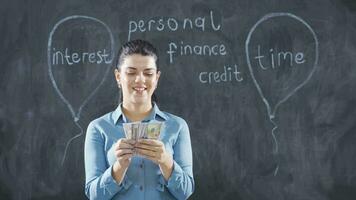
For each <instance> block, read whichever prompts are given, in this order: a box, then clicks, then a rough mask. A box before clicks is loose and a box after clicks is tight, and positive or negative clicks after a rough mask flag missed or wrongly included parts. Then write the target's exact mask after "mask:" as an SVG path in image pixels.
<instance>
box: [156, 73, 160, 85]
mask: <svg viewBox="0 0 356 200" xmlns="http://www.w3.org/2000/svg"><path fill="white" fill-rule="evenodd" d="M160 76H161V71H158V72H157V76H156V88H157V85H158V80H159V77H160Z"/></svg>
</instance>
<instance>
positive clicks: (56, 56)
mask: <svg viewBox="0 0 356 200" xmlns="http://www.w3.org/2000/svg"><path fill="white" fill-rule="evenodd" d="M53 52H54V53H53V55H52V64H53V65H58V64H62V65H64V64H67V65H73V64H78V63H96V64H101V63H105V64H109V63H110V62H111V61H110V58H108V57H109V54H108V53H107V52H106V49H104V50H102V51H101V50H100V51H97V52H81V53H79V52H72V53H69V51H68V48H66V49H65V50H64V52H63V51H56V49H55V48H53Z"/></svg>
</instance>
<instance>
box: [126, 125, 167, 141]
mask: <svg viewBox="0 0 356 200" xmlns="http://www.w3.org/2000/svg"><path fill="white" fill-rule="evenodd" d="M162 124H163V122H149V123H145V122H132V123H124V124H123V126H124V131H125V136H126V138H127V139H133V140H136V141H137V140H138V139H156V140H157V139H158V138H159V136H160V134H161V127H162Z"/></svg>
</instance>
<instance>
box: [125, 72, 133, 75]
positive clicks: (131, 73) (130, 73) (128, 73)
mask: <svg viewBox="0 0 356 200" xmlns="http://www.w3.org/2000/svg"><path fill="white" fill-rule="evenodd" d="M126 74H127V75H135V72H126Z"/></svg>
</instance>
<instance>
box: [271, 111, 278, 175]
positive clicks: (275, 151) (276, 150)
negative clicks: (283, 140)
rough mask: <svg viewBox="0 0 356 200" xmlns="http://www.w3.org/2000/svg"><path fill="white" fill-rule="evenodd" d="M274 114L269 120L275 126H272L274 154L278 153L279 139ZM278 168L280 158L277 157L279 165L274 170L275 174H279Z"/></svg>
mask: <svg viewBox="0 0 356 200" xmlns="http://www.w3.org/2000/svg"><path fill="white" fill-rule="evenodd" d="M273 118H274V117H273V116H270V118H269V120H270V122H271V123H272V124H273V126H274V127H273V128H272V138H273V142H274V150H273V154H278V151H279V150H278V141H277V138H276V134H275V131H276V130H277V128H278V126H277V124H276V123H275V122H274V121H273ZM278 170H279V159H277V166H276V168H275V170H274V176H276V175H277V173H278Z"/></svg>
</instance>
